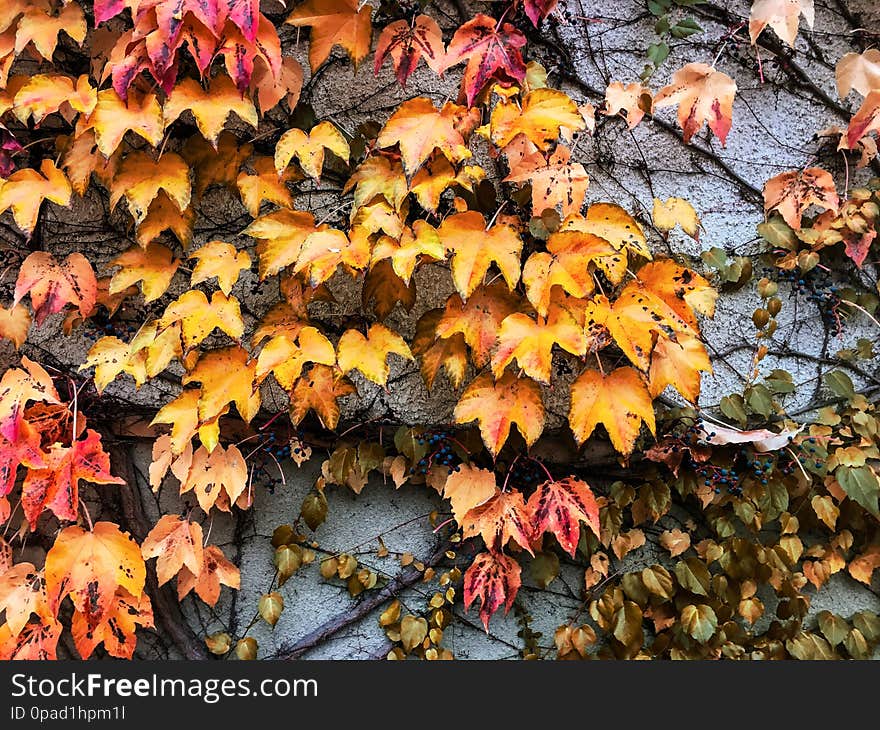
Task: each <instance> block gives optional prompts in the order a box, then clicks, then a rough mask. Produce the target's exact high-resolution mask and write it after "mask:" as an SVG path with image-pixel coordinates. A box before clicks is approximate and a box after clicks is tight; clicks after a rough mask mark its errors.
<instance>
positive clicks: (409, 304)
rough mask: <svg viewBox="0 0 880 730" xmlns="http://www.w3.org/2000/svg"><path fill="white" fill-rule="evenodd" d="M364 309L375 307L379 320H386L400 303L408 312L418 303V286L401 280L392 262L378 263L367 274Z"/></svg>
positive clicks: (412, 282)
mask: <svg viewBox="0 0 880 730" xmlns="http://www.w3.org/2000/svg"><path fill="white" fill-rule="evenodd" d="M361 301H362V302H363V305H364V308H367V307H369V306H370V304H372V305H373V311H374V312H375V313H376V316H377V317H378V318H379V319H383V320H384V319H386V318H387V317H388V315H389V314H391V312H392V311H393V310H394V307H396V306H397V304H398V303H399V304H400V305H401V306H402V307H403V308H404V309H405V310H406V311H407V312H409V311H411V310H412V308H413V306H414V305H415V303H416V285H415V282H414V281H411V282H409V283H407V282H405V281H404V280H403V279H401V278H400V277H399V276H398V275H397V274H396V273H395V272H394V268H393V267H392V264H391V262H390V261H387V260H385V261H378V262H376V263H374V264H373V267H372V268H371V269H370V270H369V271H368V272H367V276H366V278H365V279H364V288H363V295H362V297H361Z"/></svg>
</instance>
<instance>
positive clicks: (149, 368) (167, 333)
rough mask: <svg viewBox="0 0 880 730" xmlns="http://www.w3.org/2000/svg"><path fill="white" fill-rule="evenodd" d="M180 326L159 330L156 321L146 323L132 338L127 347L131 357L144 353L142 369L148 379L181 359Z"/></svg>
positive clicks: (175, 325) (174, 325)
mask: <svg viewBox="0 0 880 730" xmlns="http://www.w3.org/2000/svg"><path fill="white" fill-rule="evenodd" d="M181 339H182V337H181V326H180V325H179V324H173V325H171V326H170V327H166V328H164V329H160V328H159V322H158V321H152V322H147V323H146V324H144V325H143V326H142V327H141V328H140V329H139V330H138V331H137V333H135V336H134V337H132V339H131V342H130V343H129V347H130V350H131V356H132V357H136V356H138V355H139V354H140V353H144V360H143V362H144V368H145V372H146V375H147V377H148V378H155V377H156V376H157V375H158V374H159V373H161V372H162V371H163V370H164V369H165V368H167V367H168V365H169V364H170V363H171V361H172V360H174V359H175V358H177V359H180V358H182V357H183V346H182V345H181Z"/></svg>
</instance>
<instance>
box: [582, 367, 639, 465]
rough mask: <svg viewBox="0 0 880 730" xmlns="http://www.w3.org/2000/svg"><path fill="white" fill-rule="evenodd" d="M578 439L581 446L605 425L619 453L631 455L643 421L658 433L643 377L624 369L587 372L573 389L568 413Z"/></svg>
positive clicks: (632, 370)
mask: <svg viewBox="0 0 880 730" xmlns="http://www.w3.org/2000/svg"><path fill="white" fill-rule="evenodd" d="M568 420H569V423H570V424H571V430H572V433H573V434H574V437H575V440H576V441H577V442H578V443H579V444H582V443H583V442H584V441H586V440H587V439H588V438H589V437H590V434H592V433H593V431H594V430H595V428H596V426H597V425H598V424H600V423H601V424H602V425H604V426H605V430H606V431H607V432H608V436H609V438H610V439H611V443H612V445H613V446H614V448H615V449H617V451H619V452H620V453H621V454H623V455H624V456H629V455H630V454H631V453H632V451H633V447H634V446H635V442H636V439H637V438H638V435H639V431H640V430H641V425H642V422H643V421H644V423H645V424H646V425H647V426H648V429H649V430H650V431H651V433H654V432H655V426H654V406H653V404H652V402H651V394H650V393H649V392H648V389H647V387H646V385H645V382H644V380H643V379H642V376H641V375H640V374H639V372H638V371H637V370H635V369H634V368H631V367H621V368H617V369H615V370H613V371H612V372H611V373H610V374H609V375H607V376H606V375H603V374H602V373H600V372H599V371H598V370H584V372H583V373H581V375H580V376H579V377H578V379H577V380H575V382H574V383H572V386H571V410H570V411H569V414H568Z"/></svg>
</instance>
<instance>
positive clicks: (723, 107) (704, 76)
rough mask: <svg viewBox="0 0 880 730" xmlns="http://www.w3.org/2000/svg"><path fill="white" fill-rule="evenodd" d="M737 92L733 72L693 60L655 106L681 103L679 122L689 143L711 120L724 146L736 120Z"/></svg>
mask: <svg viewBox="0 0 880 730" xmlns="http://www.w3.org/2000/svg"><path fill="white" fill-rule="evenodd" d="M735 95H736V82H735V81H734V80H733V79H732V78H730V76H728V75H727V74H725V73H722V72H721V71H716V70H715V68H714V67H712V66H709V65H707V64H705V63H689V64H687V65H686V66H684V67H682V68H680V69H678V71H676V72H675V73H674V74H672V83H670V84H669V85H668V86H664V87H663V88H662V89H660V91H658V92H657V96H655V97H654V104H653V109H661V108H663V107H667V106H671V105H672V104H678V124H679V126H680V127H681V129H682V132H683V136H684V141H685V144H687V143H689V142H690V141H691V137H693V136H694V135H695V134H696V133H697V132H698V131H699V130H700V128H701V127H702V126H703V124H704V123H707V124H708V125H709V128H710V129H711V130H712V131H713V132H714V133H715V136H716V137H718V139H719V140H720V141H721V144H722V146H723V145H724V143H725V140H726V139H727V133H728V132H729V131H730V126H731V124H732V121H733V120H732V115H733V97H734V96H735Z"/></svg>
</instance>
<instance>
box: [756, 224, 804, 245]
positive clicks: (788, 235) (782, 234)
mask: <svg viewBox="0 0 880 730" xmlns="http://www.w3.org/2000/svg"><path fill="white" fill-rule="evenodd" d="M758 235H759V236H761V238H763V239H764V240H765V241H767V243H769V244H770V245H771V246H773V247H774V248H784V249H786V250H788V251H793V250H794V249H796V248H797V236H796V235H795V232H794V230H792V228H791V226H790V225H788V223H786V222H785V221H784V220H783V218H782V216H779V215H774V216H771V217H770V220H768V221H766V222H765V223H759V224H758Z"/></svg>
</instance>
